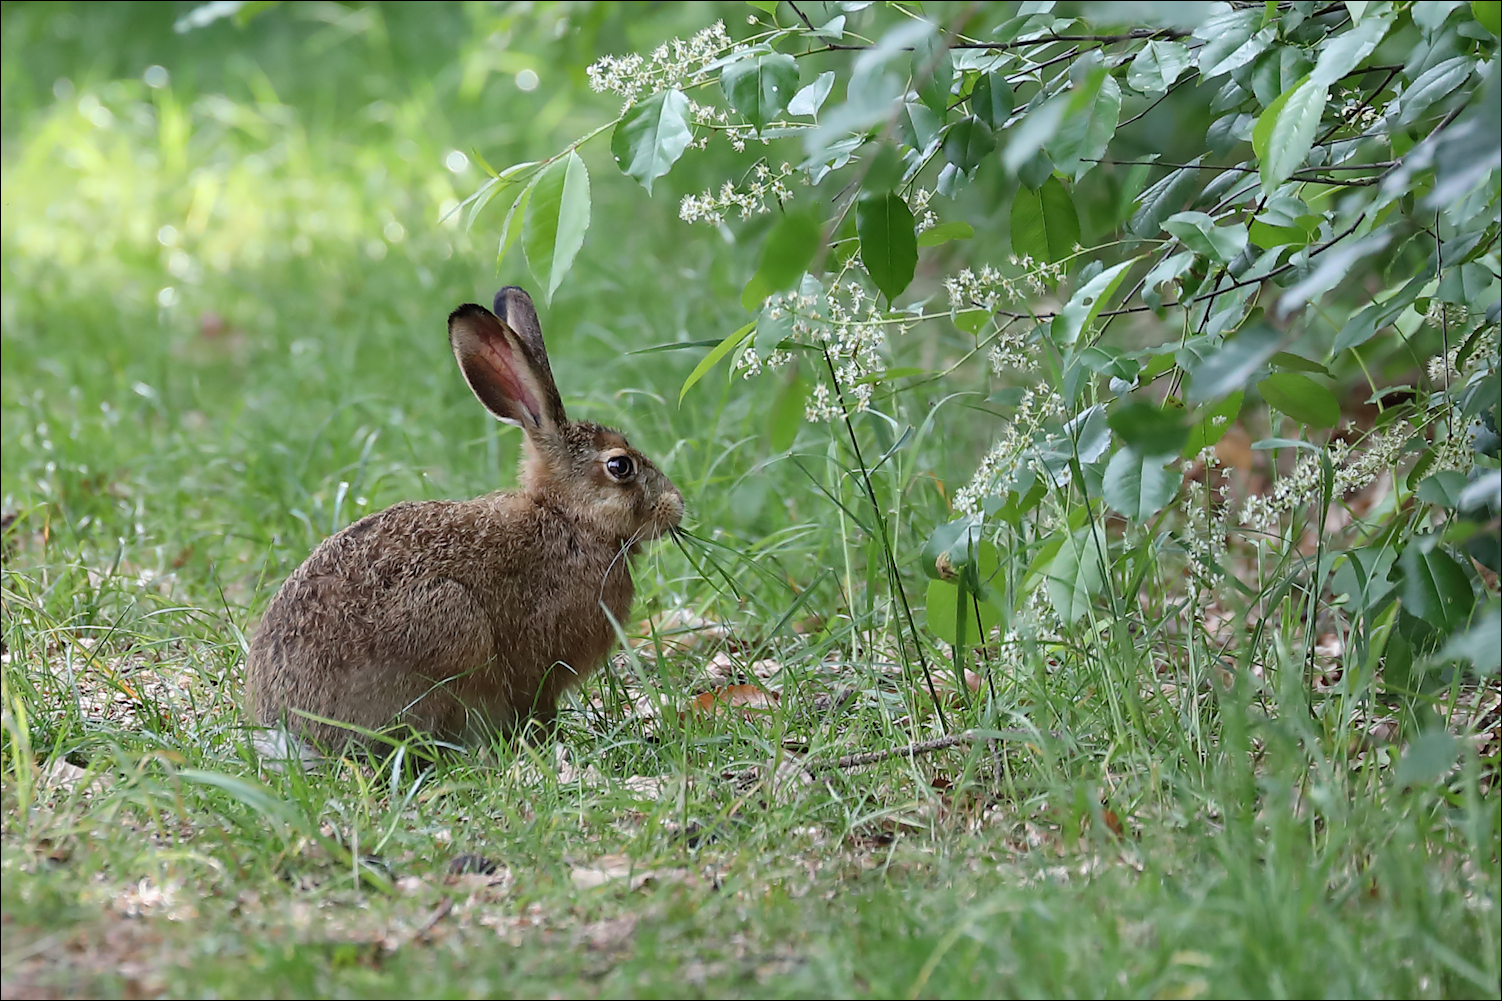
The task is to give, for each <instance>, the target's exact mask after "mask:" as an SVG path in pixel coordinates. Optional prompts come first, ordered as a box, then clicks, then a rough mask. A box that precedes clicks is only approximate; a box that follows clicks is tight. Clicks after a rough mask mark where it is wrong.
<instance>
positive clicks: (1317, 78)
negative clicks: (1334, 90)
mask: <svg viewBox="0 0 1502 1001" xmlns="http://www.w3.org/2000/svg"><path fill="white" fill-rule="evenodd" d="M1391 25H1392V20H1391V15H1387V16H1383V17H1378V16H1375V15H1373V16H1372V17H1370V18H1363V19H1362V20H1361V23H1360V24H1358V25H1357V26H1356V27H1354V28H1352V29H1351V30H1350V31H1347V32H1344V33H1342V34H1339V35H1334V36H1332V37H1330V38H1327V39H1326V40H1325V44H1324V48H1322V49H1321V50H1320V54H1319V59H1318V60H1317V61H1316V62H1315V64H1314V71H1313V72H1312V73H1310V74H1309V82H1310V83H1312V84H1314V86H1316V87H1318V88H1320V89H1321V90H1323V89H1324V88H1326V87H1333V86H1334V85H1335V84H1336V82H1337V81H1339V80H1340V79H1341V78H1342V77H1344V76H1345V75H1346V74H1347V73H1349V72H1351V70H1353V69H1355V68H1356V67H1357V66H1359V65H1361V61H1362V60H1363V59H1365V58H1366V57H1367V56H1369V55H1371V54H1372V51H1373V50H1374V49H1376V47H1377V43H1378V42H1380V41H1382V36H1384V35H1386V34H1387V29H1388V28H1389V27H1390V26H1391Z"/></svg>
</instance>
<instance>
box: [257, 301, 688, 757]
mask: <svg viewBox="0 0 1502 1001" xmlns="http://www.w3.org/2000/svg"><path fill="white" fill-rule="evenodd" d="M496 305H497V310H496V311H497V312H498V313H500V314H501V315H502V316H505V317H506V320H505V322H502V321H501V320H499V319H498V318H497V317H496V316H495V315H492V314H491V313H490V312H489V311H488V310H485V309H484V308H483V307H481V306H475V305H465V306H461V307H459V309H457V310H455V311H454V313H453V315H452V316H450V319H449V324H450V340H451V342H452V343H453V345H454V352H455V355H456V357H457V359H458V361H459V364H460V368H461V370H462V371H463V372H464V375H465V377H466V379H467V380H468V381H469V384H470V387H471V388H472V389H473V390H474V391H475V395H476V396H477V397H478V398H479V399H480V400H481V402H482V403H484V404H485V406H486V407H487V408H489V409H490V410H491V411H492V412H493V413H495V414H496V416H498V417H500V418H502V419H504V420H510V421H512V422H514V423H519V424H521V425H522V427H523V428H524V430H525V431H526V433H527V437H526V448H525V451H524V455H523V458H522V464H521V486H520V488H519V489H517V490H515V491H511V492H501V493H494V494H489V495H487V496H484V497H479V498H476V499H475V500H469V501H424V502H420V503H411V502H408V503H401V504H397V505H395V506H393V507H390V508H387V509H386V510H385V511H382V512H380V513H379V514H373V515H371V516H369V517H367V518H363V519H361V520H360V521H358V522H356V523H355V524H353V525H350V526H349V527H348V528H346V529H344V530H343V531H342V532H339V533H338V534H337V535H334V536H331V537H330V538H328V539H325V540H324V541H323V543H321V544H320V545H319V546H318V547H317V548H316V549H315V550H314V551H313V553H312V555H310V556H309V557H308V559H307V561H306V562H304V563H303V565H302V566H300V567H298V569H297V570H296V571H295V572H294V573H293V574H292V576H290V577H289V578H287V580H286V582H285V583H284V584H283V585H282V587H281V590H280V591H278V592H277V594H276V597H275V598H274V599H272V602H271V605H270V607H269V608H268V609H267V610H266V615H265V618H264V619H263V620H262V623H261V627H260V629H259V630H258V631H257V633H256V635H255V638H254V640H253V641H252V643H251V647H250V658H249V663H248V677H249V688H250V695H251V706H252V711H253V713H254V715H255V718H256V721H257V722H258V723H260V724H261V725H263V726H276V725H284V726H286V727H287V728H288V729H289V730H292V731H294V732H297V733H301V734H303V735H305V736H307V737H309V738H312V740H313V741H314V742H316V743H318V744H320V745H324V746H337V745H339V744H341V743H343V742H344V741H346V740H348V739H349V738H350V731H348V730H346V729H344V728H341V727H337V726H332V725H328V724H324V723H319V722H316V721H313V720H309V719H308V718H307V717H306V716H305V715H303V714H311V715H314V716H321V717H325V718H327V719H331V720H337V721H339V722H342V723H350V724H355V725H357V726H360V727H364V728H367V729H380V728H382V727H385V726H388V725H391V724H408V725H411V726H413V727H415V728H417V729H419V730H422V731H424V732H427V733H430V734H432V735H433V736H435V737H437V738H439V739H441V740H449V741H464V740H474V739H477V738H483V737H484V736H486V735H488V734H489V733H490V732H491V731H493V730H497V729H498V730H500V731H502V732H510V731H512V730H514V728H515V727H516V726H517V725H518V723H520V722H521V721H522V720H523V719H525V718H527V717H532V718H535V719H537V720H539V721H540V722H543V723H545V724H546V723H549V722H551V720H552V718H553V716H554V713H555V711H556V707H557V701H558V697H559V695H560V694H561V693H562V692H563V690H564V689H565V688H567V687H568V686H570V685H573V684H576V683H578V682H579V681H582V680H583V679H584V678H585V677H586V676H588V674H589V673H590V672H591V671H593V670H594V669H595V668H596V667H598V666H599V664H600V663H601V662H602V661H603V660H604V658H605V656H606V654H607V653H608V652H609V651H610V648H611V646H612V644H613V643H614V640H615V630H614V626H613V625H612V624H611V619H612V618H613V619H614V620H615V621H616V622H625V621H626V617H627V615H628V614H629V612H630V608H631V601H632V598H633V595H634V588H633V585H632V581H631V573H630V567H629V565H628V564H629V559H630V557H632V556H634V555H636V553H637V552H638V551H639V550H640V548H641V545H642V543H643V542H645V541H648V540H650V539H653V538H656V537H657V536H658V535H661V534H662V533H663V532H666V531H670V530H671V529H673V528H674V527H676V526H677V524H678V521H679V519H680V518H681V517H682V513H683V498H682V496H681V495H680V494H679V493H678V490H677V488H675V487H674V486H673V484H672V483H671V482H669V481H668V479H667V477H665V476H663V475H662V473H661V472H659V471H658V470H657V468H656V467H655V466H654V465H652V463H651V462H649V461H648V460H647V459H646V458H645V457H644V456H642V455H641V454H640V453H639V452H637V451H636V450H635V449H633V448H631V446H630V445H629V444H628V443H627V442H626V439H625V438H624V437H623V436H621V435H620V433H619V432H616V431H613V430H611V429H609V428H604V427H601V426H600V425H598V424H593V423H589V422H578V423H572V422H569V421H568V419H567V416H566V415H565V414H564V411H563V404H562V402H561V400H560V399H559V397H558V395H557V390H556V388H554V386H553V378H552V373H551V371H550V370H549V368H548V363H547V356H546V353H545V351H544V349H543V345H542V335H541V331H540V328H538V326H537V321H536V314H535V312H534V311H533V310H532V304H531V300H530V299H528V298H527V296H526V293H525V292H522V291H521V290H520V289H502V290H501V292H500V293H499V294H497V296H496ZM620 455H624V456H628V457H629V458H630V459H631V460H632V461H633V462H634V463H635V469H636V474H635V476H634V477H633V478H631V479H630V481H629V482H624V483H623V482H617V481H616V480H615V479H614V478H613V477H612V476H611V475H610V474H608V473H607V471H606V461H607V460H608V459H610V458H611V457H613V456H620ZM602 605H603V606H604V609H608V610H609V615H608V616H607V614H606V612H605V611H604V610H602V607H601V606H602Z"/></svg>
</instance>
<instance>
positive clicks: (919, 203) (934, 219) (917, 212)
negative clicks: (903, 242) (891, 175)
mask: <svg viewBox="0 0 1502 1001" xmlns="http://www.w3.org/2000/svg"><path fill="white" fill-rule="evenodd" d="M933 196H934V193H933V192H932V191H929V190H928V189H927V188H915V189H913V193H912V195H911V196H909V198H908V200H907V207H908V208H909V209H910V210H911V211H912V213H913V218H914V219H916V220H918V225H917V226H916V227H915V229H914V232H917V233H923V232H926V231H927V230H930V229H933V228H934V227H935V226H937V225H938V224H939V217H938V216H937V215H936V214H935V213H934V210H933V209H931V208H929V207H928V203H929V201H930V200H932V199H933Z"/></svg>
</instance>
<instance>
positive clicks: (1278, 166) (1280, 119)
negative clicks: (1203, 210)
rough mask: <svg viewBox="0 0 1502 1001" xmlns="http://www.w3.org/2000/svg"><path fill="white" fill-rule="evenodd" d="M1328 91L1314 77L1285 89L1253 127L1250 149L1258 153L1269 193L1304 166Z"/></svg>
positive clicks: (1263, 188) (1264, 187)
mask: <svg viewBox="0 0 1502 1001" xmlns="http://www.w3.org/2000/svg"><path fill="white" fill-rule="evenodd" d="M1328 99H1329V92H1328V91H1327V90H1326V89H1325V88H1324V87H1322V86H1319V85H1317V84H1316V83H1315V82H1314V81H1313V80H1305V81H1304V82H1302V83H1301V84H1299V85H1298V86H1297V87H1295V88H1294V89H1292V90H1288V91H1284V92H1283V93H1282V94H1281V95H1280V96H1279V97H1278V99H1277V100H1275V101H1273V103H1272V104H1269V105H1268V106H1267V109H1266V110H1265V111H1263V112H1262V114H1261V116H1260V117H1259V118H1258V119H1257V124H1256V126H1255V127H1254V128H1253V129H1252V151H1253V152H1254V153H1256V154H1257V158H1258V160H1259V161H1260V164H1259V167H1260V171H1261V175H1262V190H1263V191H1264V192H1271V191H1272V190H1273V189H1274V188H1276V187H1277V186H1278V185H1280V184H1282V183H1283V182H1284V181H1286V180H1288V178H1289V177H1290V176H1291V175H1292V174H1293V172H1294V171H1296V170H1298V169H1299V168H1300V167H1302V166H1303V165H1304V161H1305V160H1306V159H1307V158H1308V156H1309V149H1310V147H1311V146H1313V145H1314V137H1315V135H1316V134H1317V133H1318V132H1319V123H1320V118H1321V116H1322V115H1324V113H1325V102H1326V101H1327V100H1328Z"/></svg>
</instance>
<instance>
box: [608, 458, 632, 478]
mask: <svg viewBox="0 0 1502 1001" xmlns="http://www.w3.org/2000/svg"><path fill="white" fill-rule="evenodd" d="M605 472H607V473H609V474H610V476H611V478H612V479H616V480H620V481H623V482H624V481H625V480H629V479H631V477H632V476H633V475H635V473H636V463H634V462H632V461H631V456H629V455H612V456H611V457H610V458H608V459H606V460H605Z"/></svg>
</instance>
